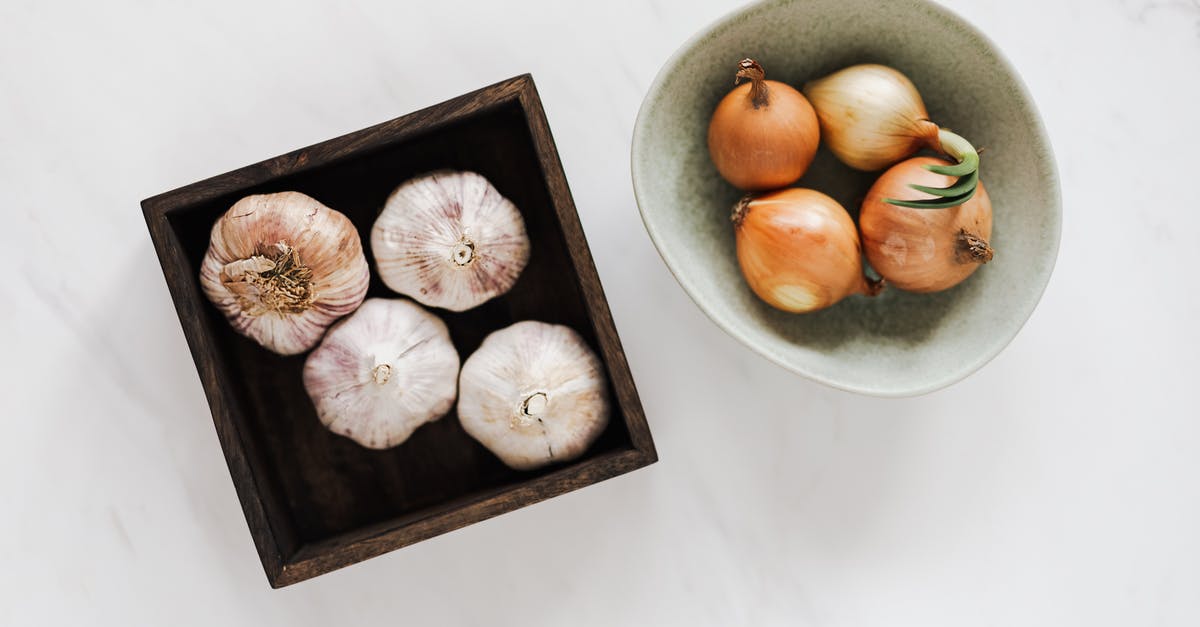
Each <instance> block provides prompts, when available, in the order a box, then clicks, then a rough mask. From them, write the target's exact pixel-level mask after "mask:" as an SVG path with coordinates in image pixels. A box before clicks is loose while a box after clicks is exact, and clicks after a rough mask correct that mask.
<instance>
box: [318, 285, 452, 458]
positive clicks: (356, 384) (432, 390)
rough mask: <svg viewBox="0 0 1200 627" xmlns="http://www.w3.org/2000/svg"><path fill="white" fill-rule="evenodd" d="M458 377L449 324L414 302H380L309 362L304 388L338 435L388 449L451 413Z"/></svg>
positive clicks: (347, 323) (349, 321)
mask: <svg viewBox="0 0 1200 627" xmlns="http://www.w3.org/2000/svg"><path fill="white" fill-rule="evenodd" d="M457 374H458V353H457V352H456V351H455V350H454V345H453V344H452V343H451V342H450V332H449V331H448V330H447V329H446V323H444V322H442V321H441V320H440V319H439V318H438V317H437V316H435V315H433V314H431V313H429V312H428V311H426V310H425V309H423V308H422V307H421V306H420V305H418V304H416V303H414V302H412V301H410V300H407V299H394V300H393V299H383V298H372V299H370V300H368V301H367V302H365V303H363V304H362V307H359V309H358V311H356V312H354V315H352V316H350V317H349V318H346V319H345V320H343V321H341V322H339V323H338V324H337V325H335V326H334V327H333V328H332V329H330V330H329V333H328V334H326V335H325V339H324V340H322V341H321V345H320V346H318V347H317V349H316V350H314V351H313V352H312V354H311V355H309V356H308V360H307V361H305V362H304V389H305V390H307V391H308V395H309V397H310V398H312V401H313V404H314V405H315V406H316V408H317V417H319V418H320V420H321V424H323V425H325V426H326V427H327V428H328V429H329V430H330V431H332V432H334V433H336V434H338V435H344V436H346V437H348V438H350V439H352V440H354V441H355V442H358V443H359V444H361V445H363V446H365V447H367V448H373V449H384V448H390V447H393V446H396V445H398V444H400V443H401V442H404V441H405V440H407V439H408V436H410V435H412V432H413V431H415V430H416V429H417V427H420V426H421V425H423V424H425V423H427V422H432V421H434V420H437V419H438V418H441V417H442V416H444V415H446V413H448V412H449V411H450V408H451V407H452V406H453V405H454V396H455V375H457Z"/></svg>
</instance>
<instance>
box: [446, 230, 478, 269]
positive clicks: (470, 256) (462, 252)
mask: <svg viewBox="0 0 1200 627" xmlns="http://www.w3.org/2000/svg"><path fill="white" fill-rule="evenodd" d="M450 259H451V261H453V262H454V263H456V264H458V265H460V266H465V265H469V264H470V263H471V262H472V261H474V260H475V242H472V241H471V240H470V239H469V238H468V237H467V236H466V235H463V236H462V239H460V240H458V243H457V244H455V245H454V248H453V249H452V250H451V252H450Z"/></svg>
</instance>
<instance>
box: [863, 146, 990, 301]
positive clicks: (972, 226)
mask: <svg viewBox="0 0 1200 627" xmlns="http://www.w3.org/2000/svg"><path fill="white" fill-rule="evenodd" d="M945 164H946V162H945V161H942V160H941V159H935V158H933V157H914V158H912V159H909V160H907V161H902V162H900V163H898V164H896V165H894V166H892V167H891V168H890V169H889V170H888V171H887V172H884V173H883V175H882V176H880V177H879V180H878V181H875V184H874V185H872V186H871V190H870V191H869V192H867V197H866V199H865V200H864V201H863V205H862V211H861V212H860V213H859V215H858V224H859V228H861V229H862V241H863V249H864V250H865V251H866V254H867V260H868V261H870V262H871V267H872V268H874V269H875V271H876V272H878V273H879V275H880V276H882V277H883V278H884V279H886V280H887V281H888V283H891V284H892V285H895V286H896V287H898V288H900V289H903V290H908V291H910V292H937V291H940V290H944V289H948V288H951V287H954V286H955V285H958V284H959V283H961V282H962V281H963V279H966V278H967V277H968V276H971V273H973V272H975V270H976V269H977V268H979V266H980V265H981V264H984V263H987V262H988V261H990V260H991V259H992V248H991V246H990V245H989V244H988V238H990V237H991V236H992V201H991V199H989V198H988V194H987V190H985V189H984V188H983V183H982V182H980V183H978V184H977V187H978V189H977V191H976V192H975V195H974V196H972V197H971V198H970V199H969V200H967V201H966V202H964V203H963V204H961V205H959V206H955V207H947V208H942V209H928V208H912V207H907V206H899V205H897V204H896V202H895V201H921V200H924V199H929V198H935V196H933V195H931V194H927V193H924V192H921V191H918V190H917V189H914V188H913V187H912V185H910V183H915V184H917V185H920V186H930V187H931V186H944V185H947V184H949V183H950V182H952V180H953V179H952V178H951V177H949V176H946V175H944V174H938V173H937V172H933V171H930V170H929V169H928V168H929V166H936V165H945Z"/></svg>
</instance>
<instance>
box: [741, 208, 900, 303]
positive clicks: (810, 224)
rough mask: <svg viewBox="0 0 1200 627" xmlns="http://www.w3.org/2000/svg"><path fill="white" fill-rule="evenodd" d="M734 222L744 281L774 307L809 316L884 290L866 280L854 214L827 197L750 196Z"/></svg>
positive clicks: (875, 282)
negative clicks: (854, 296)
mask: <svg viewBox="0 0 1200 627" xmlns="http://www.w3.org/2000/svg"><path fill="white" fill-rule="evenodd" d="M732 220H733V224H734V227H735V231H736V233H737V257H738V263H739V264H740V265H741V267H742V276H744V277H746V282H747V283H749V284H750V289H752V290H754V293H755V294H757V295H758V297H759V298H761V299H763V300H764V301H766V302H767V303H768V304H770V305H771V306H773V307H776V308H779V309H782V310H784V311H790V312H795V313H804V312H809V311H815V310H817V309H822V308H824V307H828V306H830V305H832V304H834V303H836V302H838V301H840V300H842V299H843V298H845V297H846V296H849V295H850V294H866V295H868V296H874V295H875V294H878V293H879V290H880V289H882V288H883V284H882V282H879V281H868V280H867V278H866V277H865V276H864V275H863V266H862V249H861V247H860V246H859V241H858V231H857V230H856V229H855V228H854V221H853V220H851V219H850V214H848V213H846V210H845V208H843V207H842V206H841V205H840V204H838V202H837V201H836V200H834V199H832V198H830V197H829V196H826V195H825V194H822V193H821V192H818V191H815V190H811V189H802V188H792V189H783V190H779V191H775V192H770V193H767V194H763V195H760V196H746V197H745V198H743V199H742V200H741V202H739V203H738V204H737V205H736V206H735V207H734V210H733V216H732Z"/></svg>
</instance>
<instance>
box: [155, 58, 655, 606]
mask: <svg viewBox="0 0 1200 627" xmlns="http://www.w3.org/2000/svg"><path fill="white" fill-rule="evenodd" d="M439 168H454V169H463V170H473V171H476V172H479V173H481V174H483V175H484V176H486V177H487V178H488V180H490V181H491V182H492V184H493V185H495V186H496V188H497V189H499V191H500V192H501V193H502V194H504V195H505V196H507V197H508V198H509V199H511V200H512V201H513V202H514V203H515V204H516V205H517V207H518V208H519V209H520V210H521V212H522V214H523V216H524V219H525V224H526V228H527V229H528V232H529V236H530V242H531V248H532V256H531V258H530V262H529V265H528V266H527V267H526V269H525V271H524V272H523V273H522V275H521V277H520V279H519V280H518V281H517V284H516V286H515V287H514V288H513V289H512V291H510V292H509V293H508V294H505V295H504V296H501V297H499V298H496V299H493V300H492V301H490V302H488V303H486V304H484V305H482V306H480V307H478V308H476V309H473V310H470V311H466V312H462V313H452V312H447V311H442V310H438V309H434V310H432V311H434V312H435V313H437V314H438V315H439V316H441V318H442V319H443V320H445V321H446V323H447V325H448V326H449V328H450V335H451V337H452V338H453V340H454V344H455V346H456V348H457V349H458V351H459V354H460V356H461V357H462V359H464V360H465V359H466V358H467V356H469V355H470V354H471V353H472V352H473V351H474V350H475V349H476V348H477V347H478V346H479V344H480V343H481V342H482V341H483V338H484V337H485V336H486V335H487V334H488V333H490V332H492V331H495V330H497V329H500V328H503V327H505V326H508V325H509V324H512V323H513V322H516V321H518V320H527V319H534V320H542V321H545V322H553V323H559V324H566V325H569V326H571V327H572V328H574V329H575V330H577V331H579V332H580V333H581V334H582V335H583V336H584V337H585V338H586V339H587V340H588V342H589V343H590V344H591V345H592V347H593V348H594V349H595V350H596V351H597V352H598V354H599V355H600V356H601V358H602V359H603V361H604V364H605V366H606V368H607V372H608V377H609V383H610V386H609V387H610V390H611V392H610V394H611V396H612V398H611V401H612V409H613V411H612V419H611V420H610V423H609V426H608V429H607V430H606V431H605V432H604V434H603V435H602V436H601V437H600V439H599V440H598V441H597V442H596V443H595V444H594V445H593V446H592V447H591V449H589V450H588V452H587V453H586V454H585V456H584V457H582V458H580V459H579V460H576V461H574V462H569V463H565V464H559V465H556V466H551V467H549V468H546V469H542V470H539V471H532V472H518V471H514V470H511V469H509V468H508V467H506V466H504V465H503V464H502V463H500V461H499V460H498V459H497V458H496V457H495V456H493V455H492V454H491V453H490V452H489V451H487V449H485V448H483V446H482V445H480V444H479V443H477V442H476V441H475V440H473V439H472V438H470V437H469V436H468V435H467V434H466V433H465V432H464V431H463V429H462V427H461V426H460V425H459V422H458V418H457V416H456V415H455V414H454V412H451V413H450V414H449V415H447V416H445V417H443V418H442V419H441V420H438V421H437V422H434V423H431V424H428V425H425V426H423V427H421V428H420V429H418V430H417V432H416V433H414V434H413V436H412V437H411V438H410V439H409V440H408V441H407V442H405V443H404V444H402V445H400V446H398V447H396V448H393V449H389V450H386V451H373V450H368V449H366V448H363V447H360V446H359V445H357V444H355V443H354V442H352V441H351V440H349V439H347V438H343V437H340V436H337V435H334V434H332V433H330V432H329V431H327V430H326V429H325V428H324V427H322V426H321V424H320V422H319V421H318V420H317V417H316V412H315V410H314V408H313V407H312V404H311V402H310V401H309V398H308V396H307V394H305V392H304V388H303V385H302V383H301V376H300V373H301V368H302V366H303V364H304V359H305V356H304V355H300V356H294V357H281V356H278V355H275V354H273V353H271V352H269V351H267V350H266V349H264V348H261V347H259V346H258V345H257V344H255V343H254V342H253V341H251V340H249V339H246V338H243V337H242V336H240V335H238V334H237V333H235V332H234V331H233V329H232V328H231V327H230V326H229V325H228V324H227V323H226V322H225V319H224V318H223V317H222V316H221V314H220V313H219V312H218V311H217V310H216V309H215V308H214V307H213V306H212V305H211V304H210V303H209V302H208V301H207V299H205V297H204V295H203V293H202V292H201V290H200V285H199V281H198V270H199V266H200V262H201V259H202V258H203V257H204V253H205V251H206V250H207V247H208V238H209V233H210V229H211V228H212V224H213V222H214V221H215V220H216V219H217V217H218V216H220V215H221V214H222V213H223V212H224V211H225V210H226V209H228V208H229V206H230V205H232V204H233V203H234V202H235V201H237V200H238V199H239V198H241V197H242V196H245V195H248V194H257V193H266V192H278V191H284V190H295V191H299V192H303V193H305V194H308V195H309V196H312V197H314V198H316V199H317V200H319V201H321V202H322V203H324V204H325V205H327V206H329V207H332V208H334V209H337V210H338V211H341V212H343V213H345V214H346V215H347V216H349V217H350V219H351V220H352V221H353V222H354V224H355V225H356V226H357V227H358V230H359V235H360V236H361V237H362V241H363V245H364V247H366V248H367V258H368V260H372V256H371V252H370V249H369V247H370V237H369V234H370V229H371V225H372V224H373V223H374V220H375V217H376V215H378V213H379V211H380V209H381V208H382V207H383V203H384V200H385V199H386V198H387V196H388V194H389V193H390V192H391V191H392V189H394V188H395V187H396V186H397V185H399V184H400V183H402V182H404V181H405V180H407V179H409V178H411V177H412V176H415V175H418V174H421V173H424V172H428V171H431V170H436V169H439ZM142 210H143V213H144V214H145V217H146V224H147V225H148V227H149V229H150V236H151V238H152V239H153V240H154V246H155V249H156V250H157V252H158V257H159V260H160V262H161V264H162V267H163V273H164V275H165V276H166V279H167V284H168V286H169V287H170V291H171V296H172V298H173V299H174V301H175V308H176V310H177V311H178V313H179V319H180V322H181V323H182V325H183V330H184V334H185V335H186V337H187V341H188V345H189V347H190V348H191V352H192V357H193V359H194V360H195V362H196V368H197V370H198V371H199V373H200V379H201V381H202V382H203V384H204V390H205V393H206V394H207V397H208V402H209V405H210V407H211V409H212V415H213V422H214V424H215V425H216V430H217V435H218V437H219V438H220V441H221V447H222V448H223V449H224V452H225V458H226V460H227V462H228V464H229V472H230V474H231V475H232V477H233V483H234V486H235V487H236V488H237V493H238V497H239V498H240V500H241V503H242V509H243V510H244V511H245V514H246V521H247V522H248V524H249V526H250V533H251V535H252V536H253V537H254V543H255V545H256V546H257V548H258V553H259V557H260V558H261V560H262V563H263V568H264V569H265V570H266V573H267V577H268V579H269V580H270V582H271V585H272V586H274V587H280V586H286V585H289V584H292V583H295V582H298V581H302V580H304V579H308V578H310V577H314V576H316V575H320V574H322V573H326V572H329V571H331V570H334V569H337V568H341V567H343V566H347V565H349V564H353V563H355V562H358V561H362V560H365V559H368V558H371V557H374V556H377V555H380V554H382V553H385V552H388V551H391V550H394V549H397V548H400V547H403V546H406V545H409V544H412V543H414V542H419V541H421V540H424V539H426V538H429V537H432V536H435V535H438V534H442V533H446V532H447V531H452V530H454V529H457V528H459V527H463V526H465V525H469V524H471V523H474V522H478V521H480V520H484V519H487V518H490V517H492V516H496V515H498V514H502V513H504V512H508V511H512V510H514V509H517V508H519V507H524V506H526V505H529V504H532V503H536V502H538V501H541V500H543V499H547V498H550V497H553V496H556V495H559V494H562V493H564V492H567V491H569V490H574V489H576V488H580V487H583V486H586V485H589V484H592V483H596V482H598V481H602V480H604V479H607V478H610V477H613V476H616V475H619V474H623V473H626V472H629V471H631V470H634V469H636V468H640V467H642V466H646V465H648V464H651V463H653V462H654V461H656V460H657V454H656V452H655V449H654V442H653V440H652V438H651V436H650V430H649V428H648V426H647V424H646V419H645V415H644V414H643V412H642V406H641V403H640V401H639V400H638V395H637V389H636V388H635V387H634V383H633V379H632V378H631V376H630V373H629V367H628V365H627V364H626V362H625V355H624V352H623V350H622V348H621V342H620V340H619V339H618V337H617V332H616V329H615V328H614V326H613V322H612V317H611V315H610V313H609V310H608V304H607V301H606V300H605V298H604V291H603V289H602V288H601V286H600V280H599V277H598V276H597V274H596V269H595V266H594V265H593V263H592V257H591V253H590V252H589V250H588V246H587V240H586V239H585V238H584V235H583V230H582V228H581V227H580V224H579V216H578V215H577V213H576V211H575V205H574V202H573V201H572V199H571V193H570V190H569V189H568V187H567V181H566V177H565V176H564V175H563V171H562V164H561V163H560V162H559V158H558V152H557V150H556V149H555V146H554V139H553V138H552V137H551V135H550V128H549V126H548V125H547V123H546V117H545V114H544V112H543V111H542V105H541V101H540V100H539V98H538V94H537V90H536V88H535V87H534V84H533V79H532V78H531V77H530V76H529V75H524V76H519V77H516V78H513V79H510V80H507V81H504V82H501V83H497V84H495V85H492V86H490V87H486V88H484V89H480V90H478V91H475V92H472V93H469V94H466V95H463V96H460V97H458V98H455V99H453V100H449V101H447V102H444V103H441V104H438V105H435V106H432V107H429V108H427V109H424V110H421V111H418V112H416V113H412V114H410V115H406V116H404V117H400V118H397V119H395V120H391V121H388V122H384V123H383V124H379V125H377V126H373V127H371V128H367V129H364V130H361V131H358V132H355V133H351V134H349V135H345V136H342V137H339V138H336V139H331V140H329V141H326V142H322V143H320V144H317V145H315V146H310V147H308V148H303V149H300V150H296V151H294V152H291V153H288V154H286V155H282V156H279V157H276V158H274V159H269V160H267V161H263V162H261V163H258V164H255V165H251V166H247V167H244V168H241V169H239V170H235V171H233V172H229V173H227V174H223V175H220V176H216V177H213V178H210V179H207V180H204V181H201V182H199V183H194V184H192V185H188V186H186V187H182V188H179V189H176V190H174V191H170V192H167V193H164V194H160V195H158V196H155V197H153V198H149V199H147V200H144V201H142ZM374 296H382V297H396V296H397V295H396V294H394V293H392V292H391V291H390V290H388V289H387V288H386V287H385V286H384V285H383V284H382V282H380V281H379V279H378V277H376V276H374V267H373V263H372V280H371V287H370V290H369V292H368V297H374Z"/></svg>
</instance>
